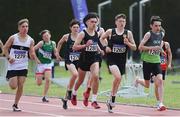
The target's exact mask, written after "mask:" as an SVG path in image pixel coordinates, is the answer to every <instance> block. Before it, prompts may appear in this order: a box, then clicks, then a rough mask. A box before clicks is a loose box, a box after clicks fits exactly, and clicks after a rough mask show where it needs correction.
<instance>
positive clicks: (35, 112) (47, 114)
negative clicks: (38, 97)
mask: <svg viewBox="0 0 180 117" xmlns="http://www.w3.org/2000/svg"><path fill="white" fill-rule="evenodd" d="M0 110H8V111H12V109H9V108H2V107H0ZM22 111H23V112H27V113H33V114H39V115H45V116H58V117H64V116H62V115H56V114H49V113H44V112H43V113H41V112H37V111H27V110H22Z"/></svg>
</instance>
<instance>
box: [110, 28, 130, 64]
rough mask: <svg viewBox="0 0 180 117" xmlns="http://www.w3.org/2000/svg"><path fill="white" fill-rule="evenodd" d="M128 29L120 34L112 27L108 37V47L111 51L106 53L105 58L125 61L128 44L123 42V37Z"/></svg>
mask: <svg viewBox="0 0 180 117" xmlns="http://www.w3.org/2000/svg"><path fill="white" fill-rule="evenodd" d="M127 34H128V30H126V29H125V30H124V32H123V33H122V34H121V35H118V34H117V33H116V29H115V28H114V29H112V34H111V37H110V39H108V47H110V48H111V50H112V52H111V53H108V54H107V58H108V60H110V61H114V62H116V63H117V62H118V63H119V62H120V63H125V62H126V55H127V50H128V46H127V45H126V44H124V37H123V36H125V35H126V36H127Z"/></svg>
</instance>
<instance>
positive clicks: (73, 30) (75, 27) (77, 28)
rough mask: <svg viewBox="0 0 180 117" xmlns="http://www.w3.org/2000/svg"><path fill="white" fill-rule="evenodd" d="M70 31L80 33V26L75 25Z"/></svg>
mask: <svg viewBox="0 0 180 117" xmlns="http://www.w3.org/2000/svg"><path fill="white" fill-rule="evenodd" d="M70 30H71V32H72V33H78V32H79V25H78V24H74V25H73V26H72V27H70Z"/></svg>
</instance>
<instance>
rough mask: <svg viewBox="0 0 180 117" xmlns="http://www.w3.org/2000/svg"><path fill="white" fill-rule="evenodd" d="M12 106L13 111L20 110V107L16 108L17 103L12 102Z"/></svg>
mask: <svg viewBox="0 0 180 117" xmlns="http://www.w3.org/2000/svg"><path fill="white" fill-rule="evenodd" d="M12 108H13V111H14V112H20V111H21V109H20V108H18V106H17V104H13V106H12Z"/></svg>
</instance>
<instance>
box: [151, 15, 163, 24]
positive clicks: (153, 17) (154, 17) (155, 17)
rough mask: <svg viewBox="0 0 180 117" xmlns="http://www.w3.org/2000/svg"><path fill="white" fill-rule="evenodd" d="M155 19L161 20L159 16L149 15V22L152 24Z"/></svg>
mask: <svg viewBox="0 0 180 117" xmlns="http://www.w3.org/2000/svg"><path fill="white" fill-rule="evenodd" d="M155 21H159V22H162V19H161V18H160V16H151V19H150V24H154V22H155Z"/></svg>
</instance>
